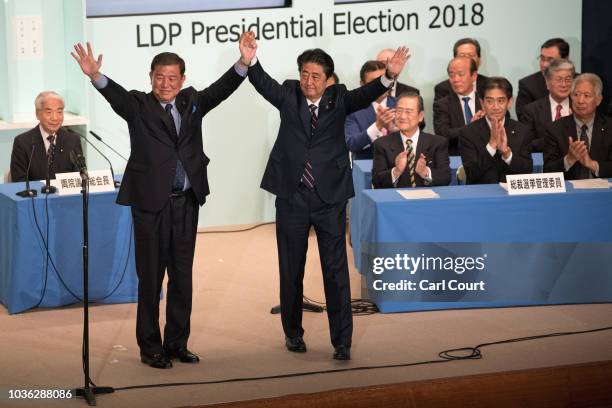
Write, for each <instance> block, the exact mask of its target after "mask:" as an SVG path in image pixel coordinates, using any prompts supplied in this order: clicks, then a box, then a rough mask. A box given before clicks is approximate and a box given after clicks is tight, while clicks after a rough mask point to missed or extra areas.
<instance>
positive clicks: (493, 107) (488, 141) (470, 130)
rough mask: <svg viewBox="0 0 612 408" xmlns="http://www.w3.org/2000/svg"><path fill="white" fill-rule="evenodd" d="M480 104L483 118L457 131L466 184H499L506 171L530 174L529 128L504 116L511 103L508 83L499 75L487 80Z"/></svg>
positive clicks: (531, 167) (531, 162)
mask: <svg viewBox="0 0 612 408" xmlns="http://www.w3.org/2000/svg"><path fill="white" fill-rule="evenodd" d="M480 103H481V104H482V108H483V110H484V112H485V117H484V118H482V119H479V120H477V121H475V122H473V123H472V124H471V125H468V126H466V127H464V128H462V129H461V130H460V132H459V151H460V152H461V159H462V161H463V168H464V169H465V173H466V177H467V178H466V183H467V184H489V183H499V182H505V181H506V175H508V174H525V173H531V172H532V171H533V161H532V160H531V152H530V150H529V141H530V140H531V134H530V133H529V129H528V128H527V127H526V126H525V125H523V124H522V123H520V122H517V121H515V120H512V119H510V118H509V117H507V116H506V113H507V112H508V109H510V106H512V85H511V84H510V82H508V80H507V79H506V78H502V77H491V78H489V79H487V82H486V83H485V85H484V88H483V97H482V100H481V101H480Z"/></svg>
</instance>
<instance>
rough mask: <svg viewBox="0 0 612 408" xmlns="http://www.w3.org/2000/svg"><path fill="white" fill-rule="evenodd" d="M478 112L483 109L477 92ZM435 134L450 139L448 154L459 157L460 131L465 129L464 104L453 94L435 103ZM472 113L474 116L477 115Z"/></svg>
mask: <svg viewBox="0 0 612 408" xmlns="http://www.w3.org/2000/svg"><path fill="white" fill-rule="evenodd" d="M475 97H476V112H477V111H479V110H480V109H482V107H481V106H480V96H479V95H478V92H476V96H475ZM433 111H434V132H435V133H436V135H440V136H444V137H445V138H447V139H448V154H450V155H451V156H458V155H459V130H460V129H461V128H462V127H464V126H465V125H466V124H465V118H464V116H463V102H462V101H460V100H459V98H458V97H457V95H456V94H455V93H454V92H452V93H450V94H449V95H446V96H445V97H444V98H441V99H438V100H437V101H434V105H433ZM476 112H472V114H473V115H474V114H476Z"/></svg>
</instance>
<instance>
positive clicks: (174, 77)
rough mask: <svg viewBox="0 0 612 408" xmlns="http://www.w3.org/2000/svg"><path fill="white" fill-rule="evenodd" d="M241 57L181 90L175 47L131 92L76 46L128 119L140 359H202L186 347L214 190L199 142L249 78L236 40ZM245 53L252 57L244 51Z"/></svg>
mask: <svg viewBox="0 0 612 408" xmlns="http://www.w3.org/2000/svg"><path fill="white" fill-rule="evenodd" d="M239 48H240V59H239V60H238V61H237V62H236V63H233V64H232V65H231V66H230V67H229V69H228V70H227V71H226V72H225V73H224V74H223V75H222V76H221V77H220V78H219V79H217V80H216V81H215V82H213V83H212V84H211V85H210V86H208V87H207V88H206V89H204V90H201V91H197V90H195V89H194V88H193V87H186V88H183V84H184V83H185V79H186V76H185V61H184V60H183V59H182V58H181V57H180V56H178V55H177V54H175V53H172V52H162V53H160V54H157V55H156V56H155V57H153V60H152V61H151V70H150V72H149V79H150V81H151V91H150V92H141V91H137V90H131V91H127V90H126V89H125V88H123V87H122V86H121V85H119V84H118V83H116V82H115V81H113V80H112V79H110V78H109V77H107V76H106V75H104V74H102V73H101V72H100V68H101V66H102V56H101V55H100V56H98V58H97V59H96V58H95V57H94V54H93V51H92V47H91V45H90V44H89V43H87V49H85V48H84V47H83V45H82V44H77V45H75V47H74V49H75V52H73V53H71V54H72V56H73V57H74V59H75V60H76V61H77V63H78V64H79V66H80V68H81V70H82V71H83V73H84V74H85V75H87V76H88V77H89V78H90V79H91V81H92V84H93V85H94V86H95V88H96V89H97V90H98V92H100V94H101V95H102V96H103V97H104V98H105V99H106V100H107V101H108V103H109V104H110V106H111V108H112V109H113V110H114V111H115V113H117V115H119V116H120V117H121V118H123V119H124V120H125V121H126V122H127V126H128V129H129V134H130V146H131V153H130V158H129V160H128V163H127V165H126V168H125V174H124V176H123V182H122V184H121V188H120V190H119V194H118V196H117V203H118V204H121V205H127V206H130V207H131V210H132V218H133V220H134V246H135V260H136V273H137V274H138V309H137V312H136V339H137V341H138V346H139V348H140V360H141V362H142V363H144V364H147V365H149V366H151V367H154V368H161V369H165V368H171V367H172V360H179V361H181V362H183V363H198V362H199V361H200V358H199V357H198V356H197V355H196V354H195V353H192V352H191V351H190V350H189V349H188V348H187V342H188V339H189V334H190V331H191V308H192V292H193V290H192V286H193V284H192V280H193V279H192V271H193V257H194V252H195V244H196V234H197V227H198V216H199V207H200V206H201V205H203V204H204V202H205V201H206V196H207V195H208V194H209V187H208V176H207V174H208V172H207V166H208V163H209V161H210V160H209V158H208V157H207V156H206V155H205V154H204V151H203V147H202V144H203V142H202V120H203V118H204V115H206V114H207V113H208V112H210V111H211V110H212V109H214V108H215V107H216V106H217V105H219V104H220V103H221V102H223V101H224V100H225V99H227V98H228V97H229V96H230V95H231V94H232V93H233V92H234V91H235V90H236V89H237V88H238V87H239V86H240V84H241V83H242V82H243V81H244V79H245V77H246V75H247V70H248V65H249V64H250V62H251V58H253V56H254V52H253V51H252V50H251V49H250V48H249V47H248V46H246V45H245V42H244V34H243V35H242V36H241V37H240V42H239ZM247 54H248V57H247ZM166 271H167V273H168V288H167V296H166V325H165V328H164V334H163V339H162V334H161V331H160V327H159V299H160V293H161V289H162V284H163V281H164V276H165V274H166Z"/></svg>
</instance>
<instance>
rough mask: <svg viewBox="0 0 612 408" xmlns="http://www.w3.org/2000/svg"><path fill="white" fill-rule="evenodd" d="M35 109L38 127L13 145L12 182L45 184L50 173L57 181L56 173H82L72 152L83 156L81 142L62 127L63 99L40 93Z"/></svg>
mask: <svg viewBox="0 0 612 408" xmlns="http://www.w3.org/2000/svg"><path fill="white" fill-rule="evenodd" d="M34 107H35V108H36V118H37V119H38V121H39V124H38V126H36V127H35V128H33V129H30V130H28V131H27V132H25V133H22V134H20V135H18V136H17V137H15V140H14V141H13V151H12V153H11V181H12V182H17V181H25V180H26V179H28V180H44V179H46V178H47V173H49V178H50V179H54V178H55V174H56V173H65V172H70V171H79V170H78V168H77V167H76V166H75V165H74V164H72V162H71V161H70V152H72V151H74V152H75V153H77V154H82V153H83V150H82V149H81V139H80V138H79V136H78V135H77V134H76V133H74V132H72V131H71V130H69V129H66V128H63V127H62V123H64V98H62V97H61V96H60V95H59V94H57V93H55V92H53V91H46V92H41V93H39V94H38V96H37V97H36V99H35V101H34ZM30 157H32V161H31V163H30ZM28 163H30V170H29V172H28Z"/></svg>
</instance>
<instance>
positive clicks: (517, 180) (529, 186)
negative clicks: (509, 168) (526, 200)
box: [506, 172, 565, 195]
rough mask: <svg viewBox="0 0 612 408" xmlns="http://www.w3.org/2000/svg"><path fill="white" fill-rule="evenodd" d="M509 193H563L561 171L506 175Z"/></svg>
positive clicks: (563, 180)
mask: <svg viewBox="0 0 612 408" xmlns="http://www.w3.org/2000/svg"><path fill="white" fill-rule="evenodd" d="M506 182H507V183H506V185H507V190H508V194H509V195H525V194H547V193H565V177H564V176H563V173H561V172H559V173H533V174H512V175H507V176H506Z"/></svg>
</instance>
